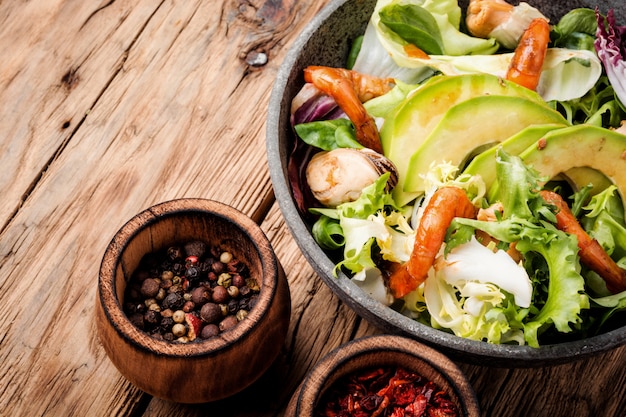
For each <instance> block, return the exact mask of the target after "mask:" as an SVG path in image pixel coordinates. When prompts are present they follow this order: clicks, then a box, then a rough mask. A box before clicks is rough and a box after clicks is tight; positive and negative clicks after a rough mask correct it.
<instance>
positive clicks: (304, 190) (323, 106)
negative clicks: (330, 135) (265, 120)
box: [287, 84, 344, 217]
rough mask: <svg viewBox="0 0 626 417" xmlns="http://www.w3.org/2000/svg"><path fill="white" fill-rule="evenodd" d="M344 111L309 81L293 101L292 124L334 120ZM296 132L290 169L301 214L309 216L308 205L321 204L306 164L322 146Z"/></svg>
mask: <svg viewBox="0 0 626 417" xmlns="http://www.w3.org/2000/svg"><path fill="white" fill-rule="evenodd" d="M343 115H344V113H343V111H342V110H341V109H340V108H339V106H337V103H335V100H334V99H333V98H332V97H330V96H328V95H326V94H324V93H323V92H321V91H320V90H318V89H317V88H315V87H314V86H313V85H312V84H305V85H304V87H303V88H302V89H301V90H300V92H298V94H296V97H294V99H293V101H292V107H291V126H292V128H293V126H295V125H297V124H301V123H308V122H314V121H317V120H332V119H336V118H338V117H342V116H343ZM293 134H294V137H296V140H295V141H294V144H293V147H292V150H291V155H290V156H289V162H288V164H287V172H288V177H289V182H290V184H291V191H292V193H293V197H294V200H295V202H296V206H297V207H298V210H299V211H300V214H301V215H303V216H305V217H308V216H310V213H309V212H308V209H309V208H311V207H316V206H319V204H317V202H316V201H317V200H315V198H314V197H313V194H311V190H310V189H309V186H308V184H307V182H306V167H307V165H308V163H309V160H310V159H311V157H313V155H315V154H316V153H317V152H319V149H318V148H314V147H312V146H310V145H308V144H306V143H305V142H304V141H302V140H299V139H297V135H296V133H295V130H294V131H293Z"/></svg>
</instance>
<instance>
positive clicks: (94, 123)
mask: <svg viewBox="0 0 626 417" xmlns="http://www.w3.org/2000/svg"><path fill="white" fill-rule="evenodd" d="M326 3H327V1H320V0H318V1H310V2H305V1H296V0H284V1H278V0H273V1H262V0H258V1H257V0H229V1H223V0H211V1H199V0H185V1H149V0H135V1H101V2H89V1H76V0H74V1H69V0H65V1H64V0H46V1H31V2H26V1H5V2H0V45H1V49H0V50H1V52H0V54H1V59H0V108H1V110H0V112H1V117H0V169H1V171H0V196H1V198H0V288H1V291H0V416H29V417H32V416H44V415H45V416H64V417H67V416H115V415H117V416H122V415H133V416H201V415H216V416H217V415H220V416H230V415H232V416H235V415H250V416H252V415H258V416H275V415H281V414H282V411H283V410H284V408H285V406H286V403H287V401H288V400H289V398H290V396H291V394H292V392H293V390H294V389H295V388H296V386H297V385H298V384H299V382H300V381H301V380H302V378H303V376H304V375H305V374H306V373H307V372H308V371H309V370H310V369H311V367H312V366H313V365H314V364H315V363H316V362H317V361H318V360H319V359H320V358H321V357H322V356H323V355H324V354H326V353H327V352H329V351H330V350H331V349H333V348H335V347H337V346H339V345H340V344H342V343H345V342H347V341H349V340H351V339H354V338H357V337H361V336H365V335H371V334H376V333H378V332H379V330H377V329H375V328H374V327H372V326H371V325H368V324H367V323H366V322H364V321H363V320H361V319H360V318H359V317H358V316H356V315H355V313H354V312H353V311H351V310H350V309H349V308H348V307H346V306H345V305H344V304H342V302H341V301H340V300H339V299H338V298H337V297H335V296H334V295H333V294H332V293H331V292H330V290H329V289H328V288H327V287H326V286H325V285H324V284H323V283H322V281H321V280H320V279H319V278H318V277H317V276H316V275H315V273H314V272H313V270H312V269H311V267H310V266H309V265H308V263H307V262H306V261H305V259H304V257H303V256H302V254H301V253H300V251H299V250H298V248H297V246H296V244H295V242H294V240H293V239H292V237H291V235H290V234H289V231H288V229H287V227H286V225H285V223H284V221H283V219H282V216H281V213H280V210H279V208H278V205H277V204H276V201H275V199H274V195H273V192H272V186H271V182H270V178H269V173H268V169H267V165H266V157H265V117H266V108H267V104H268V100H269V96H270V91H271V88H272V84H273V81H274V78H275V76H276V73H277V71H278V68H279V66H280V64H281V62H282V60H283V58H284V56H285V53H286V50H287V48H288V47H289V46H290V45H291V43H292V42H293V41H294V39H295V38H296V36H297V34H298V33H299V32H300V31H301V29H302V28H303V27H304V25H305V24H306V23H307V22H308V21H309V20H310V19H311V18H312V17H313V16H314V15H315V14H316V13H317V12H318V11H319V10H320V9H321V8H322V7H323V6H324V5H325V4H326ZM179 197H203V198H209V199H215V200H219V201H222V202H224V203H228V204H230V205H232V206H234V207H236V208H238V209H240V210H242V211H244V212H245V213H247V214H248V215H250V216H251V217H252V218H253V219H254V220H255V221H257V222H258V223H260V224H261V225H262V227H263V229H264V230H265V232H266V233H267V235H268V237H269V238H270V240H271V242H272V244H273V245H274V247H275V249H276V251H277V254H278V256H279V259H280V261H281V262H282V264H283V266H284V267H285V270H286V271H287V273H288V279H289V284H290V287H291V295H292V317H291V326H290V331H289V334H288V337H287V340H286V341H285V343H284V349H283V351H282V354H281V355H280V357H279V358H278V360H277V361H276V362H275V363H274V364H273V365H272V367H271V368H270V370H269V371H268V372H267V374H265V375H264V376H263V377H262V378H261V380H260V381H258V382H257V383H255V384H254V385H253V386H252V387H250V388H248V389H246V390H245V391H243V392H242V393H241V394H238V395H236V396H235V397H234V398H230V399H227V400H222V401H219V402H217V403H212V404H202V405H180V404H175V403H170V402H167V401H163V400H160V399H156V398H151V397H150V396H148V395H147V394H145V393H143V392H141V391H140V390H138V389H136V388H135V387H133V386H132V385H131V384H129V383H128V382H127V381H126V380H125V379H124V377H122V376H121V374H120V373H119V372H118V371H117V369H116V368H115V367H114V366H113V365H112V363H111V362H110V361H109V359H108V357H107V356H106V354H105V353H104V350H103V349H102V347H101V345H100V343H99V341H98V338H97V336H96V333H95V326H94V301H95V295H96V283H97V277H98V268H99V264H100V260H101V258H102V255H103V253H104V250H105V247H106V245H107V244H108V243H109V241H110V239H111V237H112V236H113V234H114V233H115V232H116V231H117V230H118V229H119V228H120V227H121V226H122V225H123V224H124V222H126V221H127V220H128V219H130V218H131V217H132V216H133V215H135V214H136V213H138V212H139V211H142V210H143V209H145V208H147V207H148V206H150V205H152V204H155V203H158V202H162V201H166V200H169V199H173V198H179ZM460 365H461V367H462V369H463V370H465V371H466V372H467V375H468V376H469V379H470V381H471V383H472V384H473V386H474V388H475V389H476V391H477V395H478V398H479V401H480V404H481V407H482V410H483V412H484V415H486V416H572V415H575V416H625V415H626V403H625V401H624V397H625V396H626V372H625V371H624V369H625V368H626V348H621V349H617V350H614V351H611V352H608V353H606V354H603V355H600V356H598V357H597V358H594V359H589V360H584V361H579V362H576V363H572V364H567V365H560V366H555V367H551V368H544V369H492V368H486V367H479V366H475V365H472V364H460ZM242 366H245V358H242ZM207 377H208V378H210V377H211V375H207Z"/></svg>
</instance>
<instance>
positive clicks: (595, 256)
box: [540, 190, 626, 294]
mask: <svg viewBox="0 0 626 417" xmlns="http://www.w3.org/2000/svg"><path fill="white" fill-rule="evenodd" d="M540 195H541V197H542V198H543V199H544V200H546V202H548V203H549V204H553V205H555V206H556V207H557V209H558V212H557V213H556V221H557V228H558V229H559V230H562V231H564V232H566V233H570V234H573V235H575V236H576V237H577V238H578V249H580V252H579V255H580V260H581V262H582V263H583V264H585V265H586V266H587V267H588V268H589V269H591V270H592V271H594V272H596V273H597V274H598V275H600V276H601V277H602V279H604V281H605V282H606V286H607V288H608V289H609V291H611V292H612V293H614V294H616V293H618V292H622V291H624V290H626V270H624V269H622V268H620V267H619V266H618V265H617V264H616V263H615V261H613V259H611V257H610V256H609V255H608V254H607V253H606V251H605V250H604V249H603V248H602V246H600V244H599V243H598V241H597V240H595V239H593V238H591V236H589V235H588V234H587V232H585V230H584V229H583V228H582V226H581V225H580V223H578V220H576V217H574V215H573V214H572V212H571V211H570V209H569V207H568V206H567V203H565V201H563V198H561V196H560V195H558V194H557V193H555V192H552V191H547V190H543V191H541V192H540Z"/></svg>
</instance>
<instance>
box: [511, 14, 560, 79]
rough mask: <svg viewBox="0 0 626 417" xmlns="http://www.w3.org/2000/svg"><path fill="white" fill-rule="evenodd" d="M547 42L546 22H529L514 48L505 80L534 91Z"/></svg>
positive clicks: (548, 26) (537, 19)
mask: <svg viewBox="0 0 626 417" xmlns="http://www.w3.org/2000/svg"><path fill="white" fill-rule="evenodd" d="M549 42H550V25H549V24H548V22H547V21H546V20H545V19H542V18H536V19H534V20H533V21H532V22H530V25H529V26H528V28H527V29H526V31H525V32H524V34H523V35H522V37H521V39H520V41H519V44H518V45H517V47H516V48H515V52H514V53H513V58H512V59H511V63H510V65H509V69H508V71H507V74H506V79H507V80H509V81H512V82H514V83H516V84H519V85H521V86H523V87H526V88H528V89H530V90H536V89H537V86H538V85H539V79H540V78H541V70H542V67H543V63H544V61H545V58H546V53H547V51H548V43H549Z"/></svg>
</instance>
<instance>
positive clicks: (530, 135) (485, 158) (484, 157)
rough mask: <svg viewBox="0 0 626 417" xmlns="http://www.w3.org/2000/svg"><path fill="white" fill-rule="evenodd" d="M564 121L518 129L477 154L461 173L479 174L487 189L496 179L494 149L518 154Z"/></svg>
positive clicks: (564, 125)
mask: <svg viewBox="0 0 626 417" xmlns="http://www.w3.org/2000/svg"><path fill="white" fill-rule="evenodd" d="M566 126H567V124H564V123H546V124H540V125H531V126H528V127H525V128H524V129H522V130H520V131H519V132H517V133H516V134H514V135H512V136H510V137H509V138H508V139H506V140H504V141H502V142H501V143H500V146H494V147H491V148H489V149H488V150H486V151H484V152H482V153H480V154H479V155H477V156H476V157H475V158H474V159H473V160H472V161H471V162H470V163H469V164H468V165H467V167H465V169H464V170H463V173H467V174H470V175H480V176H481V177H482V179H483V181H484V182H485V186H486V187H487V190H489V189H491V185H492V184H493V182H494V181H495V180H496V151H497V149H498V148H500V147H501V148H502V149H503V150H504V151H505V152H506V153H508V154H510V155H519V154H520V152H523V151H524V150H526V149H527V148H528V147H529V146H530V145H532V144H533V143H535V142H536V141H538V140H539V139H541V138H542V137H543V136H544V135H545V134H546V133H548V132H550V131H552V130H555V129H560V128H563V127H566Z"/></svg>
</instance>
